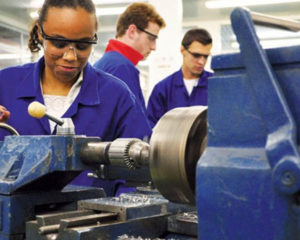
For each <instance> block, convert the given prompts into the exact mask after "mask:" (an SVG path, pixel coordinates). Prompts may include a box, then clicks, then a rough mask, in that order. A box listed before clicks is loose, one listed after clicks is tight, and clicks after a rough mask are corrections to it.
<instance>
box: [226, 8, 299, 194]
mask: <svg viewBox="0 0 300 240" xmlns="http://www.w3.org/2000/svg"><path fill="white" fill-rule="evenodd" d="M253 18H254V19H257V18H258V14H256V13H250V11H249V10H247V9H244V8H236V9H234V11H233V12H232V14H231V23H232V28H233V30H234V32H235V35H236V37H237V40H238V42H239V45H240V50H241V56H242V59H243V62H244V64H245V68H246V73H247V79H248V81H249V82H250V84H251V85H252V89H253V92H254V96H255V98H256V102H257V105H258V108H259V110H260V114H261V117H262V119H263V121H264V124H265V127H266V131H267V133H268V136H267V141H266V146H265V148H266V154H267V157H268V160H269V163H270V165H271V167H272V168H273V171H272V173H273V183H274V185H275V187H276V188H277V189H278V190H279V191H281V192H282V193H286V194H292V193H295V192H297V191H298V190H299V189H300V156H299V152H298V150H297V141H296V136H297V131H296V123H295V121H294V118H293V116H292V114H291V111H290V109H289V106H288V104H287V101H286V99H285V96H284V94H283V92H282V89H281V87H280V85H279V84H278V80H277V77H276V75H275V74H274V71H273V69H272V66H271V64H270V62H269V59H268V57H267V54H266V52H265V51H264V49H263V48H262V47H261V45H260V43H259V39H258V37H257V35H256V32H255V28H254V24H253ZM266 19H267V20H266ZM272 19H273V18H272ZM272 21H273V20H272ZM272 21H271V19H269V18H265V21H264V22H265V23H266V22H268V23H270V22H272ZM281 26H282V25H281Z"/></svg>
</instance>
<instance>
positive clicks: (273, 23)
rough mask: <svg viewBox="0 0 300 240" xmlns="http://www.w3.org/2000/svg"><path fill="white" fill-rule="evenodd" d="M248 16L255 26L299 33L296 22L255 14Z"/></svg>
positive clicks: (298, 26) (298, 25) (299, 24)
mask: <svg viewBox="0 0 300 240" xmlns="http://www.w3.org/2000/svg"><path fill="white" fill-rule="evenodd" d="M250 14H251V17H252V20H253V22H254V23H255V24H258V25H265V26H269V27H277V28H282V29H287V30H290V31H293V32H298V31H300V23H299V22H297V21H294V20H290V19H285V18H279V17H273V16H270V15H266V14H261V13H257V12H250Z"/></svg>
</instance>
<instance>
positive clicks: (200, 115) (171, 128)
mask: <svg viewBox="0 0 300 240" xmlns="http://www.w3.org/2000/svg"><path fill="white" fill-rule="evenodd" d="M206 112H207V107H204V106H195V107H189V108H176V109H173V110H171V111H169V112H168V113H166V114H165V115H164V116H163V117H162V118H161V119H160V120H159V122H158V123H157V125H156V127H155V128H154V131H153V134H152V137H151V141H150V146H151V148H150V171H151V177H152V180H153V182H154V185H155V187H157V189H158V190H159V192H160V193H161V194H162V195H163V196H164V197H165V198H167V199H169V200H170V201H172V202H177V203H187V204H192V205H193V204H195V181H196V179H195V168H196V164H197V161H198V159H199V158H200V156H201V155H202V153H203V151H204V149H205V146H206V128H207V126H206Z"/></svg>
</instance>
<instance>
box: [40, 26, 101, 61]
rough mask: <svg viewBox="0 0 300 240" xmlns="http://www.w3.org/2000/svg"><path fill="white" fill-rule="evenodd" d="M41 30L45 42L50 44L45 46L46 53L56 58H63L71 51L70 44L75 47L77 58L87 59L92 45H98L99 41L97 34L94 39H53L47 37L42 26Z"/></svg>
mask: <svg viewBox="0 0 300 240" xmlns="http://www.w3.org/2000/svg"><path fill="white" fill-rule="evenodd" d="M40 29H41V35H42V37H43V38H44V40H47V41H48V42H49V44H46V45H45V46H44V48H45V51H47V52H48V53H49V54H51V55H53V56H56V57H61V56H63V55H64V54H65V52H67V51H69V50H70V44H73V45H74V51H75V49H76V52H75V56H76V57H79V58H84V57H87V56H89V54H90V50H91V46H92V44H97V41H98V37H97V34H95V36H94V38H93V39H67V38H63V37H52V36H49V35H47V34H46V33H45V32H44V29H43V27H42V26H41V27H40Z"/></svg>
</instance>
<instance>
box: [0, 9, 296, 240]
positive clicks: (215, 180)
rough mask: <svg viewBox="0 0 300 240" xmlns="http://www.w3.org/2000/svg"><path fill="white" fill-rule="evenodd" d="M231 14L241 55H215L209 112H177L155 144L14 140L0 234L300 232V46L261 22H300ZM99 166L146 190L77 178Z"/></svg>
mask: <svg viewBox="0 0 300 240" xmlns="http://www.w3.org/2000/svg"><path fill="white" fill-rule="evenodd" d="M231 21H232V27H233V30H234V32H235V34H236V37H237V40H238V43H239V44H240V53H236V54H226V55H219V56H215V57H213V59H212V68H213V69H214V72H215V75H214V77H212V78H211V79H209V89H208V109H207V108H206V107H201V106H199V107H191V108H179V109H174V110H172V111H170V112H168V113H167V114H166V115H164V116H163V117H162V119H161V120H160V121H159V122H158V124H157V126H156V127H155V129H154V132H153V135H152V137H151V140H150V142H149V143H146V142H143V141H141V140H138V139H116V140H115V141H113V142H102V141H101V140H100V139H98V138H90V137H85V136H77V135H72V134H69V133H68V132H65V133H68V134H62V135H57V136H9V137H6V138H5V141H3V142H1V143H0V213H1V215H0V239H3V240H4V239H13V240H21V239H25V238H26V239H30V240H38V239H43V240H46V239H53V240H54V239H55V240H62V239H63V240H66V239H68V240H70V239H81V240H82V239H85V240H86V239H87V240H89V239H162V238H163V239H195V238H198V239H201V240H203V239H204V240H216V239H222V240H226V239H229V240H232V239H235V240H236V239H243V240H247V239H249V240H254V239H255V240H266V239H270V240H297V239H300V227H299V226H300V223H299V219H300V218H299V214H300V195H299V190H300V156H299V140H300V130H299V129H298V126H299V123H300V108H299V106H298V105H299V102H298V101H299V100H300V94H299V92H300V46H294V47H284V48H277V49H266V50H264V49H263V48H262V47H261V45H260V44H259V39H258V37H257V35H256V32H255V29H254V25H253V22H256V23H261V24H264V25H272V26H274V25H275V26H278V27H281V28H288V29H290V30H296V31H298V30H299V29H300V26H299V23H297V22H293V21H285V20H281V19H275V18H272V17H268V16H265V15H261V14H256V13H250V12H249V11H248V10H246V9H242V8H237V9H235V10H234V11H233V12H232V15H231ZM2 125H3V124H2ZM4 127H7V126H4ZM8 128H9V127H8ZM10 130H11V131H12V132H14V131H13V129H10ZM62 132H63V131H62ZM87 169H90V170H93V173H91V174H90V177H96V178H103V179H125V180H126V181H127V183H128V184H133V185H134V186H137V185H139V186H142V187H137V192H136V193H128V194H122V195H120V196H119V197H109V198H107V197H105V194H104V193H103V191H102V189H97V188H91V187H89V188H88V187H78V186H77V187H76V186H72V185H68V183H69V182H70V181H71V180H72V179H73V178H74V177H76V176H77V175H78V174H79V173H80V172H81V171H83V170H87ZM195 204H196V206H197V207H195V206H194V205H195Z"/></svg>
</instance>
